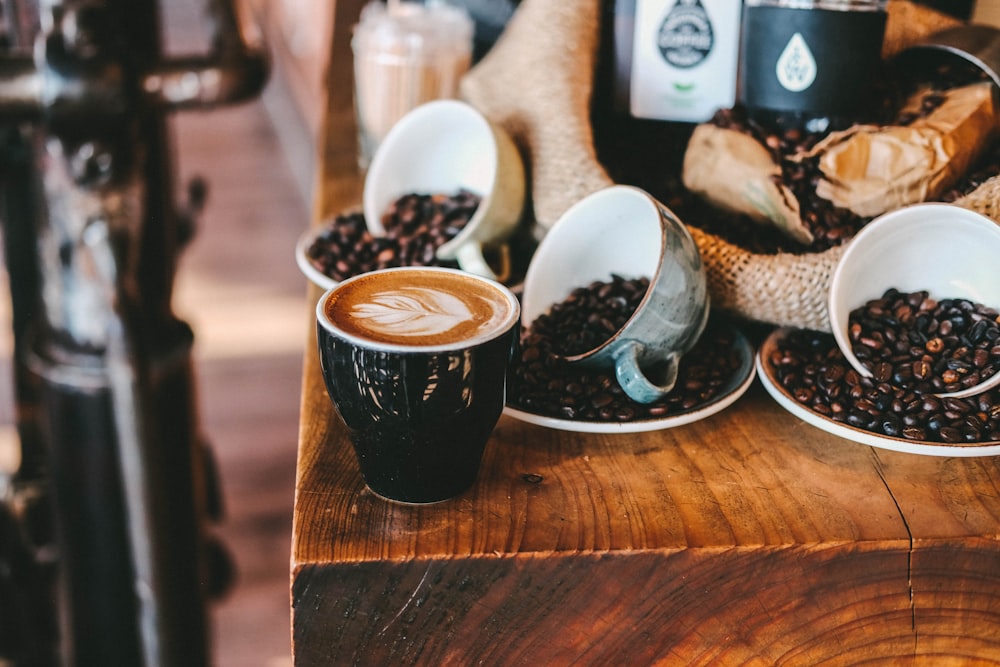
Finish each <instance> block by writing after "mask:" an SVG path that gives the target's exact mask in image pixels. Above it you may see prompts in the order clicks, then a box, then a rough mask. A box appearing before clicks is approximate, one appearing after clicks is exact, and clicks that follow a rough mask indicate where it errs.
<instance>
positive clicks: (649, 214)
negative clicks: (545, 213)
mask: <svg viewBox="0 0 1000 667" xmlns="http://www.w3.org/2000/svg"><path fill="white" fill-rule="evenodd" d="M613 276H620V277H624V278H648V279H649V287H648V288H647V291H646V294H645V296H644V297H643V299H642V302H641V303H640V304H639V306H638V308H637V309H636V310H635V312H634V313H633V314H632V316H631V317H630V318H629V319H628V321H627V322H626V323H625V324H624V325H623V326H622V327H621V328H619V329H618V331H617V332H616V333H615V334H614V335H612V336H611V337H610V338H609V339H608V340H606V341H605V342H604V343H603V344H601V345H599V346H598V347H595V348H594V349H592V350H589V351H587V352H584V353H582V354H576V355H574V356H572V357H567V360H568V361H570V362H572V363H580V364H589V365H592V366H603V367H608V368H614V369H615V375H616V377H617V378H618V382H619V384H620V385H621V387H622V389H623V390H624V391H625V393H626V394H628V396H629V397H630V398H632V399H633V400H634V401H637V402H639V403H651V402H653V401H655V400H657V399H659V398H662V397H663V396H665V395H666V394H668V393H670V391H672V390H673V387H674V382H675V380H676V377H677V365H678V363H679V361H680V358H681V356H682V355H683V354H684V353H685V352H687V351H688V350H690V349H691V348H692V347H693V346H694V344H695V343H696V342H697V341H698V337H699V336H700V335H701V333H702V331H703V330H704V328H705V324H706V322H707V321H708V315H709V297H708V286H707V281H706V277H705V269H704V266H703V264H702V261H701V255H700V253H699V252H698V247H697V246H696V245H695V243H694V240H693V239H692V238H691V235H690V233H689V232H688V231H687V229H686V228H685V227H684V225H683V224H681V222H680V221H679V220H678V219H677V218H676V217H675V216H674V215H673V214H672V213H671V212H670V211H669V210H668V209H667V208H666V207H664V206H663V205H662V204H661V203H659V202H658V201H656V199H654V198H653V197H652V196H651V195H649V194H648V193H647V192H645V191H643V190H640V189H638V188H634V187H631V186H623V185H616V186H611V187H609V188H605V189H603V190H599V191H597V192H595V193H593V194H591V195H590V196H588V197H586V198H584V199H582V200H581V201H579V202H577V203H576V204H575V205H574V206H572V207H571V208H570V209H569V210H568V211H566V213H564V214H563V216H562V217H561V218H560V219H559V220H557V221H556V223H555V224H554V225H553V226H552V228H551V229H550V230H549V231H548V233H547V234H546V235H545V237H544V238H543V239H542V241H541V243H540V244H539V246H538V249H537V250H536V251H535V254H534V255H533V256H532V258H531V263H530V264H529V266H528V272H527V275H526V276H525V280H524V294H523V296H522V306H523V317H522V320H523V324H524V326H525V327H527V326H529V325H530V324H531V322H533V321H534V320H535V318H537V317H538V316H539V315H542V314H544V313H546V312H547V311H548V310H549V308H550V307H551V306H552V305H553V304H556V303H559V302H561V301H563V300H564V299H565V298H566V297H567V296H568V295H569V294H570V293H571V292H572V291H573V290H575V289H577V288H579V287H585V286H587V285H589V284H591V283H593V282H595V281H610V280H611V279H612V277H613ZM653 367H656V368H658V369H660V375H658V376H657V377H655V378H650V377H649V375H648V371H649V369H651V368H653Z"/></svg>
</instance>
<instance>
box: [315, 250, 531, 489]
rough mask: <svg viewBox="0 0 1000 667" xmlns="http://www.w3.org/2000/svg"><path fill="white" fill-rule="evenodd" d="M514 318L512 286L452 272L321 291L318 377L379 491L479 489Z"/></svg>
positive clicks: (401, 272) (413, 271)
mask: <svg viewBox="0 0 1000 667" xmlns="http://www.w3.org/2000/svg"><path fill="white" fill-rule="evenodd" d="M519 317H520V306H519V304H518V301H517V298H516V297H515V296H514V295H513V294H512V293H511V292H510V290H508V289H507V288H506V287H504V286H503V285H501V284H499V283H497V282H495V281H492V280H489V279H486V278H482V277H480V276H475V275H471V274H469V273H466V272H463V271H459V270H457V269H444V268H439V267H404V268H395V269H383V270H380V271H373V272H371V273H365V274H361V275H359V276H355V277H353V278H350V279H348V280H345V281H343V282H341V283H340V284H338V285H337V286H335V287H333V288H331V289H330V290H328V291H327V292H326V293H325V294H324V295H323V297H322V298H321V299H320V301H319V303H318V304H317V305H316V320H317V343H318V346H319V359H320V366H321V368H322V372H323V380H324V382H325V384H326V389H327V393H328V394H329V396H330V399H331V400H332V401H333V404H334V407H335V408H336V410H337V413H338V414H339V415H340V417H341V419H343V421H344V424H345V425H346V426H347V429H348V431H349V434H350V438H351V442H352V444H353V446H354V450H355V453H356V455H357V460H358V464H359V466H360V469H361V474H362V477H363V478H364V481H365V483H366V484H367V485H368V487H369V488H370V489H371V490H372V491H373V492H375V493H376V494H378V495H379V496H382V497H384V498H388V499H390V500H395V501H399V502H405V503H431V502H438V501H441V500H446V499H448V498H451V497H453V496H456V495H458V494H460V493H462V492H463V491H465V490H466V489H467V488H469V487H470V486H471V485H472V484H473V482H474V481H475V479H476V476H477V474H478V471H479V466H480V461H481V458H482V455H483V451H484V449H485V447H486V444H487V442H488V440H489V437H490V434H491V433H492V431H493V428H494V427H495V426H496V423H497V420H498V419H499V418H500V414H501V412H502V411H503V407H504V402H505V398H506V378H507V368H508V364H509V363H510V358H511V355H512V352H513V349H514V345H515V344H516V341H517V333H518V322H519Z"/></svg>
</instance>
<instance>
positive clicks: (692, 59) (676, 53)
mask: <svg viewBox="0 0 1000 667" xmlns="http://www.w3.org/2000/svg"><path fill="white" fill-rule="evenodd" d="M714 43H715V35H714V33H713V30H712V22H711V21H710V20H709V18H708V14H707V13H706V12H705V8H704V7H703V6H702V4H701V0H677V2H676V3H675V4H674V6H673V8H671V10H670V11H669V12H667V16H666V18H664V19H663V23H662V24H661V25H660V30H659V32H657V34H656V46H657V48H658V49H659V50H660V53H661V54H662V55H663V59H664V60H666V61H667V62H668V63H670V64H671V65H673V66H674V67H678V68H681V69H687V68H689V67H694V66H696V65H698V64H700V63H701V62H702V61H703V60H705V58H707V57H708V54H709V53H711V52H712V46H713V45H714Z"/></svg>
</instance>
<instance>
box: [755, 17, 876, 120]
mask: <svg viewBox="0 0 1000 667" xmlns="http://www.w3.org/2000/svg"><path fill="white" fill-rule="evenodd" d="M885 8H886V0H745V2H744V6H743V21H742V28H741V43H740V74H739V91H740V92H739V99H740V101H741V103H742V104H743V106H745V107H746V109H747V111H748V113H749V114H750V116H751V118H754V119H755V120H757V121H759V122H762V123H764V124H766V125H770V126H779V127H784V128H789V127H797V128H799V129H804V130H807V131H813V132H818V131H824V130H827V129H832V128H831V126H832V125H837V124H840V125H846V124H850V122H851V121H852V120H853V119H855V118H858V117H860V116H863V115H864V114H865V112H866V111H867V107H868V105H869V104H870V102H871V100H872V91H873V85H874V83H875V82H876V80H877V77H878V75H879V73H880V71H881V63H882V60H881V52H882V42H883V39H884V36H885V23H886V11H885Z"/></svg>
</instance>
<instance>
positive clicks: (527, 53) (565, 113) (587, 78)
mask: <svg viewBox="0 0 1000 667" xmlns="http://www.w3.org/2000/svg"><path fill="white" fill-rule="evenodd" d="M600 17H601V0H574V1H573V2H553V1H552V0H523V1H522V2H521V4H520V6H519V8H518V10H517V12H515V14H514V16H513V17H512V18H511V21H510V23H509V24H508V26H507V28H506V29H505V30H504V33H503V35H501V37H500V39H499V41H498V42H497V44H496V45H495V47H494V48H493V49H492V50H491V51H490V53H489V54H487V56H486V57H485V58H484V59H483V60H482V61H480V62H479V63H478V64H477V65H476V66H475V67H474V68H473V69H472V70H471V71H470V72H469V73H468V74H467V75H466V76H465V77H464V79H463V81H462V85H461V89H460V94H461V96H462V97H463V98H464V99H465V100H467V101H468V102H469V103H471V104H472V105H473V106H475V107H477V108H478V109H480V110H481V111H482V112H483V113H484V114H485V115H486V116H488V117H489V118H491V119H492V120H494V121H495V122H497V123H499V124H500V125H501V126H502V127H503V128H504V129H505V130H506V131H507V132H508V133H509V134H510V135H511V137H512V138H513V139H514V141H515V142H516V143H517V145H518V147H519V148H520V149H521V152H522V155H523V156H524V158H525V161H526V163H527V168H528V174H529V178H530V183H529V185H530V192H531V201H530V204H531V208H532V209H533V211H532V215H533V218H534V220H535V221H536V223H537V225H538V228H539V229H540V230H541V231H540V233H544V230H545V229H547V228H548V227H550V226H551V225H552V224H553V223H554V222H555V221H556V220H558V219H559V217H560V216H561V215H562V213H563V212H564V211H566V210H567V209H568V208H569V207H570V206H572V205H573V204H574V203H576V202H577V201H579V200H580V199H582V198H584V197H586V196H587V195H589V194H591V193H593V192H595V191H597V190H600V189H602V188H605V187H608V186H610V185H612V184H613V181H612V179H611V178H610V177H609V176H608V173H607V172H606V171H605V169H604V168H603V167H602V166H601V165H600V163H599V161H598V159H597V155H596V152H595V150H594V141H593V133H592V130H591V127H590V121H589V118H590V116H589V109H590V99H591V93H592V90H593V80H592V79H593V72H594V66H595V63H596V59H597V50H598V41H599V33H600ZM955 23H956V21H955V20H954V19H951V18H949V17H946V16H945V15H943V14H939V13H937V12H934V11H932V10H928V9H925V8H923V7H920V6H919V5H914V4H912V3H910V2H908V1H907V0H894V1H892V2H890V3H889V19H888V23H887V26H886V40H885V46H884V49H883V55H885V56H891V55H892V54H893V53H896V52H898V51H899V50H900V49H902V48H905V47H906V46H908V45H909V44H912V43H913V42H914V41H916V40H917V39H920V38H921V37H924V36H926V35H927V34H929V33H931V32H933V31H935V30H938V29H941V28H944V27H948V26H950V25H954V24H955ZM995 181H996V179H993V180H991V181H988V182H987V183H986V184H985V185H983V186H982V187H981V188H980V189H979V190H977V191H976V192H974V193H972V194H971V195H969V196H968V197H966V198H964V199H963V200H961V201H959V202H958V203H959V204H960V205H963V206H967V207H968V208H972V209H974V210H977V211H980V212H982V213H985V214H986V215H989V216H991V217H993V218H994V219H997V218H996V217H995V215H996V214H997V207H998V206H997V203H996V197H997V196H998V195H1000V183H997V182H995ZM688 229H689V230H690V231H691V234H692V236H693V237H694V240H695V242H696V243H697V244H698V248H699V250H700V251H701V255H702V259H703V260H704V263H705V267H706V273H707V276H708V285H709V292H710V296H711V299H712V307H713V308H717V309H722V310H726V311H729V312H732V313H735V314H737V315H739V316H742V317H746V318H749V319H752V320H757V321H762V322H768V323H772V324H777V325H782V326H794V327H800V328H808V329H817V330H820V331H829V330H830V324H829V320H828V318H827V305H826V303H827V292H828V289H829V284H830V277H831V275H832V273H833V270H834V268H835V267H836V264H837V262H838V260H839V258H840V256H841V254H842V253H843V249H844V246H841V247H838V248H832V249H830V250H826V251H823V252H816V253H806V254H791V253H780V254H776V255H764V254H756V253H752V252H750V251H748V250H746V249H744V248H741V247H739V246H736V245H734V244H732V243H729V242H727V241H725V240H723V239H721V238H719V237H718V236H715V235H713V234H709V233H706V232H704V231H702V230H700V229H698V228H697V227H694V226H691V225H688Z"/></svg>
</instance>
